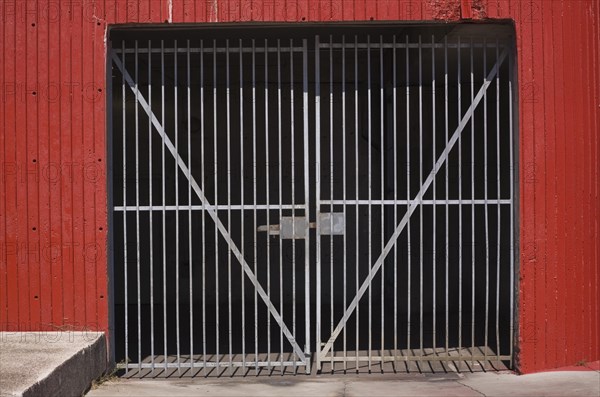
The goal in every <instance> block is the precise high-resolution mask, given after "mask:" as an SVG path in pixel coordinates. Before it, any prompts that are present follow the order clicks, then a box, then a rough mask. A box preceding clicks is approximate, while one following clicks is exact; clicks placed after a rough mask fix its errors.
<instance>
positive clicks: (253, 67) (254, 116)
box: [242, 39, 268, 374]
mask: <svg viewBox="0 0 600 397" xmlns="http://www.w3.org/2000/svg"><path fill="white" fill-rule="evenodd" d="M256 185H257V179H256V42H255V40H254V39H252V203H253V207H254V208H253V211H252V215H253V220H254V223H253V228H252V230H253V232H252V233H253V235H254V237H253V240H252V241H253V243H252V245H253V251H254V274H258V272H257V266H258V252H257V245H258V244H257V243H258V239H257V237H258V236H257V233H256V229H257V228H258V225H257V219H256V210H257V208H256ZM242 216H243V215H242ZM267 238H268V236H267ZM254 361H255V363H254V365H255V369H256V373H257V374H258V370H259V367H258V295H257V292H256V289H254Z"/></svg>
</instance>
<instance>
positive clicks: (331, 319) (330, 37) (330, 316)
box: [329, 35, 335, 371]
mask: <svg viewBox="0 0 600 397" xmlns="http://www.w3.org/2000/svg"><path fill="white" fill-rule="evenodd" d="M332 42H333V36H332V35H329V43H332ZM333 112H334V110H333V48H332V47H330V48H329V199H330V200H333V161H334V160H333V133H334V130H333ZM329 212H330V213H332V214H333V204H330V205H329ZM329 230H333V216H330V217H329ZM329 284H330V285H329V324H330V328H329V332H333V321H334V319H333V235H331V236H329ZM331 355H332V356H333V355H335V351H334V349H333V346H332V347H331ZM331 371H335V368H334V366H333V361H331Z"/></svg>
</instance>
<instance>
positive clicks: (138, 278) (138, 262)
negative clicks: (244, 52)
mask: <svg viewBox="0 0 600 397" xmlns="http://www.w3.org/2000/svg"><path fill="white" fill-rule="evenodd" d="M137 49H138V42H137V40H136V41H135V66H134V67H135V71H134V75H135V92H136V95H137V94H138V93H139V91H140V87H139V85H138V81H139V79H138V71H139V61H138V52H137ZM138 108H139V106H138V104H137V103H136V104H135V112H134V114H135V205H136V207H139V206H140V146H139V136H140V131H139V111H138ZM135 237H136V238H135V251H136V256H135V258H136V281H137V285H136V287H137V337H138V340H137V342H138V346H137V348H138V363H141V362H142V297H141V290H142V284H141V274H140V273H141V260H140V211H139V210H136V211H135Z"/></svg>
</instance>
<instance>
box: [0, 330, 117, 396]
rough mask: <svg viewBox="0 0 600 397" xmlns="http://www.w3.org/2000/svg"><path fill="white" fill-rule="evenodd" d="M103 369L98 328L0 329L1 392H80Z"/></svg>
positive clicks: (101, 336)
mask: <svg viewBox="0 0 600 397" xmlns="http://www.w3.org/2000/svg"><path fill="white" fill-rule="evenodd" d="M105 370H106V340H105V338H104V333H101V332H74V331H66V332H0V396H25V397H28V396H81V395H82V394H83V393H85V392H86V391H87V390H88V389H89V387H90V385H91V384H92V381H94V379H96V378H98V377H100V376H101V375H102V374H103V373H104V371H105Z"/></svg>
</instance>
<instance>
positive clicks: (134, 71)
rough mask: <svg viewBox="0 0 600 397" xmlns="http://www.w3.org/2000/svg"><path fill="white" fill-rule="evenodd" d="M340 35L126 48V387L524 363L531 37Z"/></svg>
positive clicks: (115, 82) (122, 89) (119, 210)
mask: <svg viewBox="0 0 600 397" xmlns="http://www.w3.org/2000/svg"><path fill="white" fill-rule="evenodd" d="M322 30H323V29H321V30H319V29H312V30H310V29H304V31H302V29H300V33H293V34H292V33H290V31H289V30H288V31H287V32H286V30H285V28H281V29H280V30H279V31H277V32H276V33H277V35H276V36H274V33H273V32H272V31H269V32H267V33H262V32H260V30H259V31H258V33H256V32H253V31H252V30H249V32H252V34H251V35H250V36H249V37H245V38H243V39H240V37H242V36H241V33H242V32H241V31H239V30H237V31H236V30H233V31H232V33H230V32H228V31H224V32H225V33H223V35H222V36H219V37H215V38H210V37H211V34H208V32H207V31H202V35H201V36H202V38H201V39H192V37H195V36H193V35H189V34H188V36H186V37H187V38H185V39H184V40H182V39H181V38H180V36H177V35H174V36H172V37H171V36H169V35H166V36H165V35H164V34H162V35H161V34H158V35H156V34H155V36H153V35H152V34H148V32H141V33H139V34H137V35H136V34H135V29H134V30H127V29H125V30H124V33H123V35H122V36H119V35H115V36H114V37H112V38H111V44H112V49H111V50H110V58H111V61H112V77H111V78H112V87H113V89H112V93H111V98H112V115H111V118H112V126H113V127H112V128H113V134H112V136H111V142H110V145H111V147H112V153H111V155H112V164H113V169H112V177H111V179H112V181H111V182H112V194H111V200H112V203H113V204H112V208H113V215H112V224H113V230H114V231H113V232H112V239H113V243H112V246H113V247H114V255H113V261H114V268H115V270H114V271H115V280H114V284H113V285H114V288H115V299H114V303H115V304H114V310H115V335H116V337H115V340H116V341H115V342H114V343H115V344H116V350H117V352H116V357H117V360H118V361H120V363H119V366H120V367H122V368H125V370H126V371H129V370H136V371H137V374H145V373H148V372H150V373H154V371H155V370H158V369H162V370H164V372H165V373H166V374H169V373H173V371H177V373H178V374H181V371H182V370H183V369H185V371H186V372H187V373H188V374H191V375H197V374H199V375H209V374H210V373H212V371H214V370H215V369H217V371H216V373H217V374H220V373H222V371H223V370H225V371H229V373H231V374H234V373H236V372H238V371H240V373H242V374H246V373H247V372H248V371H249V370H253V371H256V372H257V373H259V372H260V371H262V370H264V369H266V370H267V372H268V373H272V372H273V371H274V370H276V371H277V372H278V373H281V374H283V373H285V372H286V371H287V372H290V373H298V372H299V371H302V372H306V373H310V371H311V360H314V364H315V366H316V369H317V370H319V371H320V370H323V371H334V370H343V371H346V370H357V371H358V370H359V369H360V368H362V367H363V364H366V367H365V368H366V369H368V370H369V371H371V369H372V366H374V365H375V364H377V365H379V366H380V367H381V368H383V365H384V364H385V365H388V364H391V365H393V368H394V370H398V369H401V368H400V366H398V364H399V363H400V362H403V363H405V364H404V365H406V369H410V367H409V365H408V363H410V362H422V361H426V362H442V363H443V362H446V361H447V362H458V363H460V362H461V361H470V362H475V361H482V362H484V363H485V362H488V361H496V362H501V361H510V360H512V356H513V350H512V346H513V336H512V329H513V326H514V320H513V319H514V316H513V307H514V300H513V299H514V298H513V287H512V285H513V274H514V266H515V265H514V259H513V258H514V252H513V250H512V248H510V247H514V239H515V237H514V233H513V228H514V223H513V214H514V205H513V197H514V195H515V192H514V188H513V186H514V183H515V180H514V175H513V166H512V165H513V164H514V163H515V159H514V157H513V124H514V119H513V113H512V107H513V99H512V98H513V96H514V92H513V89H512V87H513V86H512V81H513V75H512V73H513V72H512V68H511V67H510V65H512V52H511V51H512V50H511V48H512V47H511V40H512V39H511V38H510V37H509V36H508V35H498V34H497V33H496V34H495V35H494V36H479V37H478V36H476V37H478V38H477V39H473V38H471V37H469V38H467V39H465V38H463V37H461V36H460V35H456V34H455V35H452V34H450V33H449V30H448V29H447V28H443V29H440V28H432V34H429V35H428V36H424V35H422V34H421V33H419V32H418V31H415V32H414V33H412V32H410V30H409V33H407V34H403V35H399V34H397V32H396V30H394V29H393V28H390V27H386V28H380V29H379V31H378V32H377V34H375V33H374V32H373V30H372V29H371V30H368V29H358V30H357V31H356V33H355V34H348V33H346V34H344V33H341V34H337V32H336V34H331V35H329V34H327V35H323V32H322ZM213 36H215V34H213ZM142 37H143V38H144V39H143V40H142ZM148 37H150V39H148ZM196 37H197V36H196ZM204 37H208V38H204ZM274 37H275V38H274ZM476 149H477V150H476ZM417 214H418V219H414V218H415V217H417ZM411 217H412V218H413V219H412V221H411ZM417 266H418V267H417ZM504 297H506V299H505V298H504ZM311 298H312V299H311ZM311 316H312V319H313V321H311ZM315 320H316V321H315ZM313 332H314V333H315V334H316V342H315V343H314V344H311V337H310V336H311V333H313ZM501 348H506V349H507V351H501V350H502V349H501ZM313 352H314V354H312V353H313ZM313 356H314V358H313ZM459 365H460V364H459ZM459 365H458V366H457V367H459ZM302 367H303V368H302ZM299 368H301V369H299ZM459 369H460V367H459Z"/></svg>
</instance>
